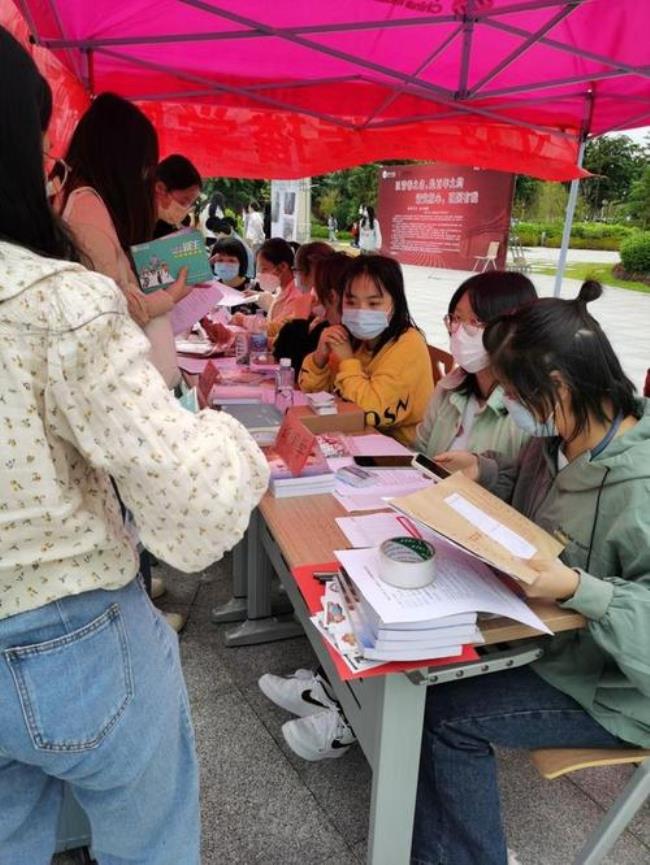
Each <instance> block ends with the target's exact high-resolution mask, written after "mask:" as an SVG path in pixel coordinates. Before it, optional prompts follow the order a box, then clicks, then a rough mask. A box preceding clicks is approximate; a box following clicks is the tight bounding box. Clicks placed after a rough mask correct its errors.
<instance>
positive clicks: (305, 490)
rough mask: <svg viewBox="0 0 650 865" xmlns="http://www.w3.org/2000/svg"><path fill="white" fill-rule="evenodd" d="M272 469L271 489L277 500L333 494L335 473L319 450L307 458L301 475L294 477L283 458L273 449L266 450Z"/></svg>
mask: <svg viewBox="0 0 650 865" xmlns="http://www.w3.org/2000/svg"><path fill="white" fill-rule="evenodd" d="M264 454H265V456H266V458H267V460H268V462H269V468H270V469H271V480H270V482H269V489H270V491H271V493H272V494H273V495H274V496H275V497H276V498H288V497H289V496H316V495H324V494H325V493H331V492H332V489H333V488H334V472H333V471H332V470H331V469H330V468H329V466H328V465H327V461H326V460H325V458H324V456H323V455H322V453H321V452H320V450H319V449H318V448H316V449H315V451H314V452H313V453H312V454H310V455H309V457H307V461H306V463H305V465H304V466H303V468H302V470H301V472H300V474H299V475H294V474H292V472H291V471H290V469H289V466H288V465H287V464H286V463H285V461H284V460H283V459H282V457H281V456H280V455H279V454H278V453H277V452H276V451H275V450H274V449H273V448H270V447H268V448H264Z"/></svg>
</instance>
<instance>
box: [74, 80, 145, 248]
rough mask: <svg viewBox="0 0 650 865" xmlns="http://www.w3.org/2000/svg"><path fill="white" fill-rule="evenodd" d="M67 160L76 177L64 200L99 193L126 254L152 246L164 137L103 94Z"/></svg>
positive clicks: (127, 106)
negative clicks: (81, 191) (81, 190)
mask: <svg viewBox="0 0 650 865" xmlns="http://www.w3.org/2000/svg"><path fill="white" fill-rule="evenodd" d="M65 160H66V162H67V163H68V165H69V166H70V169H71V171H70V177H69V178H68V182H67V184H66V186H65V188H64V197H66V198H67V196H68V195H69V194H70V192H72V191H73V190H74V189H77V188H78V187H80V186H90V187H92V188H93V189H94V190H95V191H96V192H98V193H99V195H101V197H102V199H103V201H104V204H105V205H106V207H107V208H108V212H109V214H110V216H111V219H112V221H113V225H114V226H115V231H116V232H117V236H118V238H119V241H120V245H121V247H122V249H123V250H124V251H125V252H128V249H129V247H130V246H132V245H133V244H134V243H143V242H144V241H147V240H151V238H152V237H153V229H154V225H155V223H156V208H155V203H154V176H155V171H156V166H157V164H158V136H157V135H156V130H155V129H154V127H153V124H152V123H151V121H150V120H149V119H148V118H147V117H145V115H144V114H143V113H142V111H140V109H139V108H136V107H135V105H132V104H131V103H130V102H129V101H128V100H126V99H122V97H121V96H116V95H115V94H114V93H102V94H101V95H100V96H98V97H97V98H96V99H95V101H94V102H93V104H92V105H91V106H90V108H89V109H88V111H86V113H85V114H84V116H83V117H82V118H81V120H80V121H79V123H78V124H77V128H76V129H75V131H74V134H73V136H72V139H71V140H70V145H69V147H68V152H67V154H66V157H65Z"/></svg>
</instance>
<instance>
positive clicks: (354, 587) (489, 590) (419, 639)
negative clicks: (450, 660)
mask: <svg viewBox="0 0 650 865" xmlns="http://www.w3.org/2000/svg"><path fill="white" fill-rule="evenodd" d="M337 523H338V525H339V527H340V528H341V530H342V531H343V532H344V534H346V536H347V537H348V539H349V540H350V542H351V543H352V544H353V545H355V546H358V547H362V548H361V549H353V550H342V551H339V552H337V553H336V557H337V559H338V560H339V562H340V563H341V565H342V567H341V570H340V575H339V577H338V578H336V579H335V580H333V581H332V583H330V584H328V587H327V589H326V592H325V595H324V597H323V610H322V612H320V613H318V614H317V615H316V616H314V617H313V619H312V621H313V623H314V624H315V625H316V627H317V628H318V629H319V630H320V631H321V633H323V635H324V636H325V637H326V638H327V639H328V640H329V642H330V643H332V644H333V645H334V646H335V648H337V649H338V651H339V652H340V653H341V654H342V656H343V658H344V660H345V661H346V663H347V664H348V666H349V667H350V669H352V670H354V671H357V672H358V671H359V670H360V669H364V668H367V667H368V666H369V665H370V666H373V665H374V664H375V663H380V662H385V661H419V660H422V661H426V660H432V659H434V658H444V657H453V656H455V655H458V654H459V653H460V652H461V649H462V646H463V645H466V644H468V643H474V644H475V643H481V642H482V637H481V634H480V631H478V629H477V616H478V612H481V613H490V614H496V615H499V616H506V617H508V618H510V619H514V620H515V621H519V622H522V623H523V624H526V625H529V626H530V627H532V628H535V629H536V630H538V631H540V632H543V633H550V631H549V629H548V628H547V627H546V625H545V624H544V623H543V622H542V620H541V619H540V618H539V617H538V616H537V615H536V614H535V613H534V612H533V611H532V610H531V609H530V607H529V606H528V605H527V604H526V603H525V602H524V601H523V600H522V599H521V598H519V597H518V596H517V595H516V594H515V593H514V592H513V591H512V590H511V589H510V588H508V587H507V586H506V585H505V584H504V583H503V582H502V581H501V580H500V579H499V578H498V577H497V576H496V575H495V574H493V573H492V571H491V570H490V568H488V567H487V565H485V564H484V563H483V562H481V561H480V560H478V559H477V558H475V557H473V556H471V555H470V554H468V553H467V552H465V551H463V550H460V549H458V547H456V546H454V545H453V544H450V543H448V542H446V541H445V540H444V539H443V538H441V537H440V536H439V535H438V536H436V535H434V533H433V532H429V531H427V530H426V529H425V528H424V527H423V526H421V527H420V529H421V534H420V531H418V529H417V528H416V527H415V526H413V525H412V524H411V526H410V527H409V525H408V521H407V520H405V518H404V517H403V516H400V515H397V514H372V515H369V516H360V517H343V518H339V519H338V520H337ZM409 531H412V532H417V533H418V535H420V536H421V537H423V538H424V539H425V540H428V541H430V542H431V543H434V544H435V548H436V559H435V567H436V572H435V577H434V580H433V583H431V585H429V586H426V587H425V588H422V589H399V588H396V587H394V586H391V585H389V584H388V583H385V582H384V581H383V580H382V579H381V577H380V558H379V556H380V553H379V548H378V545H379V544H381V542H382V541H384V540H387V539H388V538H391V537H395V536H397V535H399V534H406V533H407V532H409Z"/></svg>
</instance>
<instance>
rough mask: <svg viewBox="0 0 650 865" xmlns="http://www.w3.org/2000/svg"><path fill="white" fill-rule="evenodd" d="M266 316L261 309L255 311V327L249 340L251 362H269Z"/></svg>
mask: <svg viewBox="0 0 650 865" xmlns="http://www.w3.org/2000/svg"><path fill="white" fill-rule="evenodd" d="M266 331H267V324H266V317H265V315H264V313H263V312H262V310H261V309H258V311H257V312H256V313H255V321H254V322H253V329H252V331H251V335H250V337H249V340H248V351H249V354H250V362H251V363H267V362H268V337H267V333H266Z"/></svg>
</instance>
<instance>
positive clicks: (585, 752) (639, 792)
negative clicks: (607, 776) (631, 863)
mask: <svg viewBox="0 0 650 865" xmlns="http://www.w3.org/2000/svg"><path fill="white" fill-rule="evenodd" d="M530 756H531V760H532V761H533V764H534V766H535V768H536V769H537V771H538V772H539V773H540V774H541V775H543V776H544V777H545V778H548V779H550V780H552V779H553V778H559V777H560V776H561V775H566V774H567V773H568V772H575V771H577V770H578V769H587V768H589V767H592V766H616V765H619V764H623V763H638V764H639V766H638V768H637V770H636V772H635V773H634V774H633V775H632V777H631V778H630V780H629V781H628V783H627V784H626V785H625V788H624V789H623V792H622V793H621V794H620V795H619V796H618V798H617V799H616V801H615V802H614V804H613V805H612V806H611V808H610V809H609V811H608V812H607V814H605V817H604V818H603V819H602V820H601V822H600V824H599V825H598V826H597V827H596V828H595V829H594V830H593V832H592V833H591V834H590V835H589V837H588V838H587V840H586V842H585V844H584V846H583V848H582V849H581V850H580V852H579V853H578V855H577V857H576V858H575V859H574V860H573V865H598V863H600V862H602V861H603V860H604V858H605V856H606V855H607V854H608V852H609V851H610V849H611V848H612V847H613V846H614V843H615V842H616V839H617V838H618V837H619V835H620V834H621V833H622V832H623V831H624V829H625V828H626V827H627V825H628V823H629V822H630V821H631V820H632V818H633V817H634V815H635V814H636V812H637V811H638V810H639V808H640V807H641V806H642V805H643V803H644V802H645V801H646V799H647V798H648V796H650V750H644V749H642V748H611V749H610V748H541V749H539V750H537V751H531V754H530Z"/></svg>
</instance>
